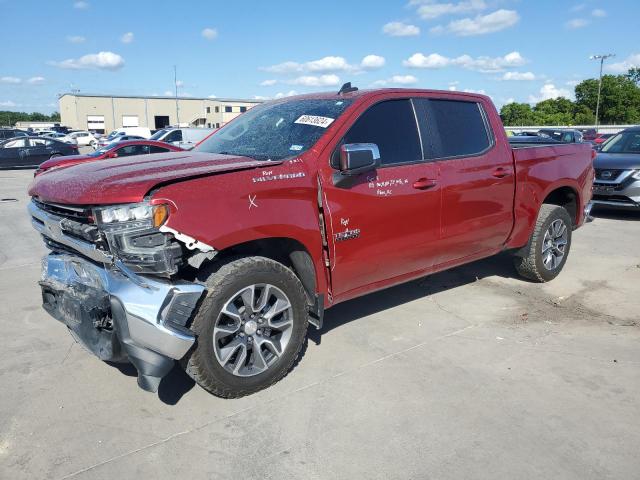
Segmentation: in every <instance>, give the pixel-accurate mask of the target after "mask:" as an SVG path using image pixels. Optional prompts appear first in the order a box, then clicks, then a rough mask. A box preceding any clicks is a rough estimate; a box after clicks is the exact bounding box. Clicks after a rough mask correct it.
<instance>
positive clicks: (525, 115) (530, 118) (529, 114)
mask: <svg viewBox="0 0 640 480" xmlns="http://www.w3.org/2000/svg"><path fill="white" fill-rule="evenodd" d="M500 116H501V117H502V122H503V123H504V124H505V125H508V126H512V127H515V126H518V125H535V115H534V113H533V110H532V109H531V105H529V104H528V103H516V102H513V103H507V104H506V105H504V106H503V107H502V109H501V110H500Z"/></svg>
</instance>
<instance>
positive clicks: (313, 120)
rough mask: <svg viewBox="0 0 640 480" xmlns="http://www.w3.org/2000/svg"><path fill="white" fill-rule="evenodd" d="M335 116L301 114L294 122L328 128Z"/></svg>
mask: <svg viewBox="0 0 640 480" xmlns="http://www.w3.org/2000/svg"><path fill="white" fill-rule="evenodd" d="M333 120H334V119H333V118H329V117H319V116H317V115H301V116H300V118H298V119H297V120H296V121H295V122H293V123H301V124H303V125H313V126H314V127H322V128H327V127H328V126H329V125H331V123H332V122H333Z"/></svg>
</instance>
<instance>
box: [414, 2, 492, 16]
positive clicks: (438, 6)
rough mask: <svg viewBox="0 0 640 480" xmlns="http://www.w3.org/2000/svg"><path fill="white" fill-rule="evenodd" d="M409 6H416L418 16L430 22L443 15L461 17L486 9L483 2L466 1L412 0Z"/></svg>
mask: <svg viewBox="0 0 640 480" xmlns="http://www.w3.org/2000/svg"><path fill="white" fill-rule="evenodd" d="M409 4H410V5H418V9H417V12H418V15H420V17H421V18H423V19H424V20H431V19H434V18H438V17H440V16H443V15H461V14H467V13H474V12H478V11H480V10H484V9H485V8H487V4H486V3H485V2H484V1H483V0H466V1H462V2H458V3H438V2H436V1H434V0H413V1H411V2H410V3H409Z"/></svg>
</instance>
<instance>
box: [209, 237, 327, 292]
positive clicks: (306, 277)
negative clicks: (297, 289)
mask: <svg viewBox="0 0 640 480" xmlns="http://www.w3.org/2000/svg"><path fill="white" fill-rule="evenodd" d="M238 255H240V256H252V255H257V256H262V257H266V258H270V259H271V260H275V261H276V262H279V263H282V264H283V265H285V266H287V267H288V268H291V270H293V272H294V273H295V274H296V276H297V277H298V278H299V279H300V282H302V285H303V286H304V289H305V291H306V293H307V297H308V301H309V303H310V304H312V303H313V301H314V300H315V298H316V296H317V295H318V294H319V289H320V288H321V286H322V283H323V282H321V281H319V280H320V278H319V277H320V275H321V272H317V271H316V270H317V269H316V264H315V263H314V261H313V257H312V255H311V253H310V252H309V250H308V248H307V247H306V246H305V245H304V244H303V243H302V242H300V241H299V240H296V239H294V238H289V237H265V238H257V239H253V240H249V241H246V242H243V243H239V244H235V245H231V246H229V247H226V248H225V249H223V250H221V251H219V252H218V254H217V255H216V257H215V258H216V260H218V259H223V258H225V257H228V256H238ZM319 284H320V286H319Z"/></svg>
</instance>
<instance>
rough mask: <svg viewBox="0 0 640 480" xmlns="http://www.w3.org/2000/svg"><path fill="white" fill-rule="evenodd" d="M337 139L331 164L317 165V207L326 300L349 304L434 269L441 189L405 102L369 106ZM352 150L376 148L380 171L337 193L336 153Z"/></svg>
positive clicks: (410, 106) (339, 188)
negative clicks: (323, 236)
mask: <svg viewBox="0 0 640 480" xmlns="http://www.w3.org/2000/svg"><path fill="white" fill-rule="evenodd" d="M343 131H344V130H343ZM339 135H340V138H341V141H340V142H338V144H337V146H336V147H335V149H334V150H333V151H332V158H331V159H329V158H327V159H324V160H321V175H322V177H321V178H322V189H323V194H324V196H323V199H322V201H323V207H324V212H325V221H326V222H327V237H328V243H329V252H330V257H331V279H332V293H333V295H334V297H336V296H340V295H344V297H343V298H345V297H346V298H348V297H350V296H353V295H355V294H357V293H361V292H364V291H367V290H373V289H376V288H378V287H383V286H385V285H386V284H389V283H394V280H395V282H400V281H401V280H402V279H403V276H406V275H410V274H412V273H415V272H420V271H422V270H424V269H427V268H428V267H429V266H431V265H432V264H433V261H434V260H435V252H436V248H437V244H436V242H437V239H438V229H439V226H440V190H439V187H438V184H437V179H438V169H437V165H435V164H434V163H430V162H429V161H426V160H425V155H424V152H423V148H422V145H421V139H420V132H419V130H418V127H417V122H416V115H415V111H414V107H413V103H412V101H411V99H408V98H398V99H393V100H384V101H381V102H380V101H378V102H377V103H376V100H375V99H373V100H369V103H368V104H367V105H365V106H363V107H361V110H360V113H359V117H358V118H357V119H356V120H355V121H353V122H352V124H351V125H350V126H349V127H348V130H346V131H344V133H340V134H339ZM350 143H374V144H376V145H377V146H378V148H379V150H380V159H381V166H380V167H379V168H378V169H377V170H376V171H372V172H369V173H364V174H362V175H361V176H360V177H357V178H356V180H355V181H354V182H353V184H351V185H348V186H344V185H343V186H336V185H335V184H334V175H335V174H336V173H337V158H336V157H337V156H339V155H338V153H339V147H340V145H342V144H350ZM325 162H326V163H325Z"/></svg>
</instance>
